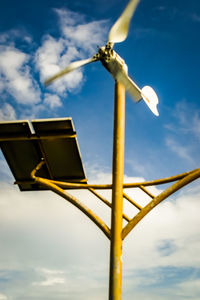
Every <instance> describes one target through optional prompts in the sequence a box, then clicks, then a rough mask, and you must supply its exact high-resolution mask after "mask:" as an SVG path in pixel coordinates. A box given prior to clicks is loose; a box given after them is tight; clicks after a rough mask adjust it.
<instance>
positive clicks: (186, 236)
mask: <svg viewBox="0 0 200 300" xmlns="http://www.w3.org/2000/svg"><path fill="white" fill-rule="evenodd" d="M100 173H101V174H100ZM93 176H94V174H93ZM95 177H96V178H95ZM93 178H94V181H95V182H98V183H101V182H110V179H111V176H110V174H105V173H103V172H98V173H97V174H96V176H94V177H93ZM125 181H126V182H130V181H143V178H129V177H127V176H125ZM150 191H151V192H152V193H155V194H157V193H158V192H159V191H158V189H157V188H154V190H152V189H151V190H150ZM70 192H72V193H73V194H74V195H76V196H77V197H78V198H79V199H81V200H82V201H83V202H84V203H85V204H86V205H87V206H89V207H91V208H93V209H94V211H95V212H96V213H98V214H100V215H101V216H102V215H104V217H103V219H104V220H105V221H106V222H108V225H109V222H110V209H109V208H107V207H105V205H103V204H101V203H100V201H96V200H95V198H94V197H93V196H90V194H89V193H88V192H86V191H76V192H73V191H70ZM127 193H129V195H130V196H131V197H132V198H133V199H134V200H136V201H137V202H138V201H139V202H140V204H144V205H145V203H147V196H144V197H143V196H142V195H141V192H139V191H138V190H135V191H134V190H133V192H131V191H130V190H129V191H128V192H127ZM103 195H104V196H105V197H106V198H108V199H110V196H111V195H110V193H108V192H105V193H104V194H103ZM199 196H200V189H199V186H198V185H194V186H193V189H190V188H189V187H188V188H187V189H184V190H183V192H181V193H180V194H178V195H176V196H173V197H171V200H170V201H167V200H165V202H163V203H162V204H160V205H159V206H158V207H157V208H155V209H154V210H153V211H152V212H151V213H150V214H149V215H148V216H146V217H145V218H144V220H142V221H141V223H140V224H138V225H137V226H136V228H135V229H134V230H133V232H131V233H130V234H129V236H128V237H127V240H125V241H124V247H123V263H124V276H125V277H124V290H125V291H132V292H133V288H134V289H137V293H138V295H140V293H139V289H140V286H141V282H143V280H144V279H145V278H146V277H145V275H144V274H146V272H149V273H148V274H150V273H151V270H152V269H154V272H155V274H154V278H153V279H154V282H149V281H148V284H149V286H151V285H153V284H156V283H157V282H159V280H160V277H159V276H160V271H159V269H158V268H165V267H169V266H173V267H176V268H183V267H185V268H187V267H189V268H200V258H199V251H200V239H199V228H200V220H199V213H198V212H199V209H200V202H199ZM125 209H126V210H127V209H128V210H129V206H128V205H127V206H126V205H125ZM127 213H130V212H129V211H128V212H127ZM0 239H1V241H2V243H1V245H0V248H1V257H0V267H1V269H4V270H6V269H10V270H15V269H19V270H20V269H21V270H22V271H23V269H24V268H25V267H26V268H30V269H34V270H36V271H35V272H36V273H37V276H36V275H34V277H33V276H32V275H30V278H29V279H28V280H29V281H28V282H29V283H28V284H27V289H26V288H23V293H24V296H23V297H26V296H27V295H28V293H29V295H32V296H33V298H34V295H36V294H37V293H38V294H40V298H39V299H42V297H43V299H49V297H48V295H49V293H51V295H52V294H55V295H57V293H60V294H59V295H62V296H60V299H66V297H69V298H70V299H73V300H75V299H78V298H79V297H80V294H81V293H82V299H92V298H94V296H95V294H98V295H99V299H100V298H101V297H103V296H104V297H106V294H107V287H108V262H109V243H108V240H107V238H106V237H105V236H104V235H103V234H102V232H101V231H99V229H97V227H96V226H94V224H92V223H91V221H90V220H89V219H88V218H87V217H86V216H84V215H82V213H81V212H79V211H78V209H77V208H74V207H73V206H72V205H71V204H69V203H68V202H66V201H64V200H63V199H61V198H60V197H58V196H57V195H55V194H53V193H52V192H33V193H32V192H30V193H29V192H24V193H20V192H19V191H18V190H17V189H16V187H12V186H10V185H7V184H5V183H4V184H1V198H0ZM97 258H98V259H97ZM142 270H143V271H144V274H143V273H141V271H142ZM133 273H135V274H137V276H136V277H137V278H135V277H134V276H133V275H131V274H133ZM156 274H157V276H155V275H156ZM31 276H32V277H31ZM135 279H137V280H136V281H135ZM151 279H152V277H151ZM23 280H24V279H23ZM23 280H21V281H20V283H18V284H20V286H23V287H24V281H23ZM18 282H19V281H18ZM12 284H13V282H12V283H10V282H9V283H8V286H9V287H10V286H11V285H12ZM30 286H32V288H31V287H30ZM50 288H51V289H50ZM3 292H4V291H3ZM140 292H141V293H143V296H144V297H143V298H144V299H156V297H157V296H156V295H155V298H154V297H153V296H152V295H154V294H153V293H152V294H151V293H150V294H149V293H147V291H145V290H143V292H142V291H140ZM13 293H14V292H13ZM30 293H31V294H30ZM9 295H10V294H9ZM192 295H195V293H193V294H192ZM147 296H148V297H149V298H147ZM145 297H146V298H145ZM22 299H25V298H22ZM30 299H31V298H30ZM127 299H131V297H129V298H127ZM158 299H159V297H158ZM160 299H162V298H160ZM163 299H165V298H163ZM173 299H176V298H175V297H174V298H173ZM177 299H178V298H177ZM191 299H195V298H194V297H191Z"/></svg>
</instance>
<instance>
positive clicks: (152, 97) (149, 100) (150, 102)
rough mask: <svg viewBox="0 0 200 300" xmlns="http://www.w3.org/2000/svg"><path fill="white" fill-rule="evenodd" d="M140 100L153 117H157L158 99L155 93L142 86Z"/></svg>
mask: <svg viewBox="0 0 200 300" xmlns="http://www.w3.org/2000/svg"><path fill="white" fill-rule="evenodd" d="M142 98H143V100H144V102H145V103H146V104H147V106H148V107H149V108H150V110H151V111H152V113H154V115H156V116H159V112H158V109H157V105H158V97H157V95H156V93H155V91H154V90H153V89H152V87H150V86H144V87H143V88H142Z"/></svg>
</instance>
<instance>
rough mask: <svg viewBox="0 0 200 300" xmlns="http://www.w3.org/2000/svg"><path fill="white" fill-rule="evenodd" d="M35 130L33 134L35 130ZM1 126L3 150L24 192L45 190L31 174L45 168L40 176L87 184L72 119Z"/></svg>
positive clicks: (0, 145) (7, 123)
mask: <svg viewBox="0 0 200 300" xmlns="http://www.w3.org/2000/svg"><path fill="white" fill-rule="evenodd" d="M32 128H33V130H34V131H33V130H32ZM32 128H31V124H30V123H29V121H26V120H23V121H14V122H0V147H1V150H2V152H3V154H4V156H5V158H6V160H7V163H8V165H9V167H10V169H11V171H12V173H13V175H14V177H15V180H16V183H17V184H18V186H19V188H20V190H21V191H30V190H43V189H46V188H44V187H43V186H41V185H40V184H37V183H35V182H34V181H33V180H32V179H31V176H30V173H31V171H32V170H33V169H34V168H35V167H36V165H37V164H38V163H39V162H40V161H41V159H42V158H44V160H45V164H44V165H43V166H42V168H41V169H40V170H39V171H38V173H37V176H39V177H43V178H47V179H53V180H61V181H66V182H86V177H85V172H84V168H83V165H82V161H81V156H80V151H79V147H78V142H77V139H76V132H75V130H74V126H73V122H72V119H71V118H60V119H44V120H33V121H32Z"/></svg>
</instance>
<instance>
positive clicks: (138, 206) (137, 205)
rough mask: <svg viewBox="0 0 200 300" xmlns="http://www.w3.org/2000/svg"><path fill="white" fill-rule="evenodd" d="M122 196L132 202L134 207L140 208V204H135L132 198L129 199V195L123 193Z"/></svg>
mask: <svg viewBox="0 0 200 300" xmlns="http://www.w3.org/2000/svg"><path fill="white" fill-rule="evenodd" d="M123 196H124V198H125V199H126V200H128V201H129V202H130V203H131V204H133V205H134V206H135V207H136V208H138V209H139V210H141V209H142V206H140V205H139V204H137V203H136V202H135V201H134V200H133V199H131V197H129V196H128V195H127V194H125V193H124V194H123Z"/></svg>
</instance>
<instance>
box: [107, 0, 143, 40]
mask: <svg viewBox="0 0 200 300" xmlns="http://www.w3.org/2000/svg"><path fill="white" fill-rule="evenodd" d="M138 2H139V0H130V1H129V3H128V5H127V6H126V8H125V10H124V11H123V13H122V14H121V16H120V17H119V19H118V20H117V21H116V22H115V24H114V25H113V27H112V28H111V30H110V32H109V36H108V42H110V43H120V42H123V41H124V40H125V39H126V38H127V35H128V30H129V24H130V21H131V18H132V16H133V13H134V11H135V9H136V7H137V4H138Z"/></svg>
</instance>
